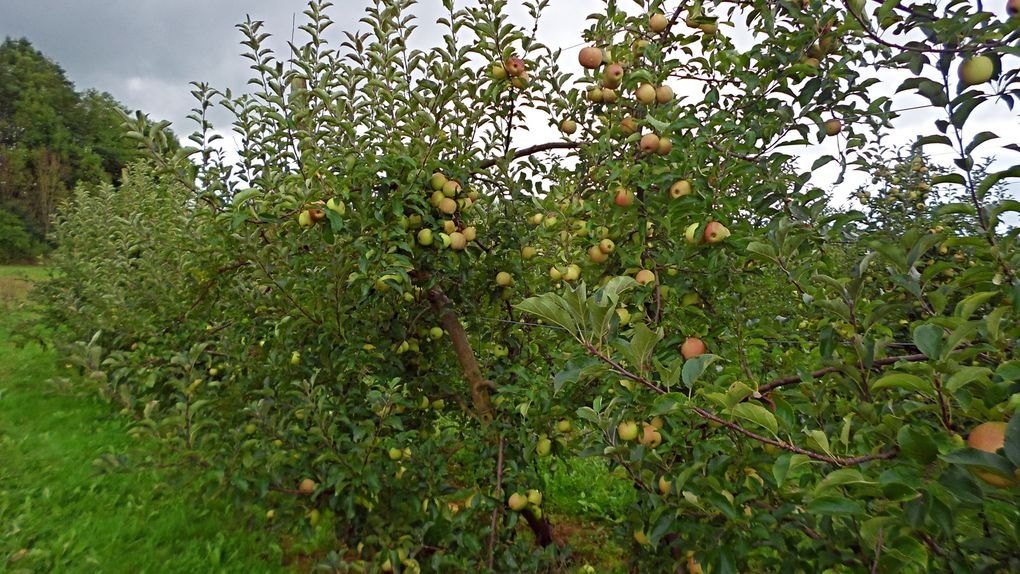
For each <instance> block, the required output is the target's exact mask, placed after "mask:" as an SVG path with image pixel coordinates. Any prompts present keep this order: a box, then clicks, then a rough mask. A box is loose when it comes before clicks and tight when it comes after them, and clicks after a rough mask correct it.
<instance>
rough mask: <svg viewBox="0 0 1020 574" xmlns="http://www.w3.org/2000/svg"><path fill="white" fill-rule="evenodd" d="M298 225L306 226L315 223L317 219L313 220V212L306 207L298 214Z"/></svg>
mask: <svg viewBox="0 0 1020 574" xmlns="http://www.w3.org/2000/svg"><path fill="white" fill-rule="evenodd" d="M298 225H300V226H301V227H305V228H307V227H311V226H313V225H315V221H314V220H312V213H311V212H310V211H309V210H307V209H306V210H304V211H302V212H301V213H300V214H299V215H298Z"/></svg>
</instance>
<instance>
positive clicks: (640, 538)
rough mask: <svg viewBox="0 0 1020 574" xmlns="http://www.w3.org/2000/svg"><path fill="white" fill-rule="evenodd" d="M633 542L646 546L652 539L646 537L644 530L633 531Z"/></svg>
mask: <svg viewBox="0 0 1020 574" xmlns="http://www.w3.org/2000/svg"><path fill="white" fill-rule="evenodd" d="M634 542H637V543H638V544H640V545H641V546H648V545H649V544H651V543H652V541H651V540H649V539H648V535H646V534H645V531H644V530H635V531H634Z"/></svg>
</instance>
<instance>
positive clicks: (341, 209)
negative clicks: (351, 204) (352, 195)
mask: <svg viewBox="0 0 1020 574" xmlns="http://www.w3.org/2000/svg"><path fill="white" fill-rule="evenodd" d="M326 209H328V210H330V211H332V212H334V213H336V214H337V215H343V214H344V213H345V212H346V211H347V206H346V205H344V202H342V201H337V199H336V198H334V197H331V198H329V201H327V202H326Z"/></svg>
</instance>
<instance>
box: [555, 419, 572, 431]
mask: <svg viewBox="0 0 1020 574" xmlns="http://www.w3.org/2000/svg"><path fill="white" fill-rule="evenodd" d="M573 428H574V425H572V424H570V421H568V420H567V419H560V420H559V422H557V423H556V430H558V431H560V432H563V433H567V432H570V431H571V429H573Z"/></svg>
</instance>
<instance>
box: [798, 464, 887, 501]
mask: <svg viewBox="0 0 1020 574" xmlns="http://www.w3.org/2000/svg"><path fill="white" fill-rule="evenodd" d="M851 484H867V485H871V484H878V482H877V481H874V480H868V479H867V478H865V476H864V474H863V473H862V472H861V471H860V470H858V469H856V468H840V469H836V470H834V471H832V472H830V473H829V474H828V475H826V477H825V478H823V479H822V481H821V482H819V483H818V486H816V487H815V490H814V493H813V496H818V495H819V494H821V493H822V492H824V491H825V490H828V489H830V488H836V487H837V486H847V485H851Z"/></svg>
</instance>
